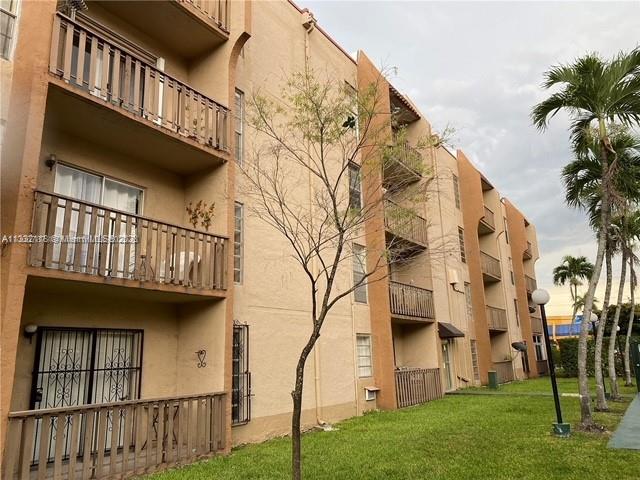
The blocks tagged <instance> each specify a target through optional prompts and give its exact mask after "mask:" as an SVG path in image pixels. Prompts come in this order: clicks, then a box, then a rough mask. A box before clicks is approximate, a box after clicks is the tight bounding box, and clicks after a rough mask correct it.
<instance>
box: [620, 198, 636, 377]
mask: <svg viewBox="0 0 640 480" xmlns="http://www.w3.org/2000/svg"><path fill="white" fill-rule="evenodd" d="M638 240H640V210H634V211H632V212H630V213H629V216H628V218H627V243H626V249H627V255H628V259H629V288H630V289H631V305H630V306H631V308H630V309H629V324H628V325H627V334H626V336H625V342H624V357H623V358H624V375H625V385H627V386H631V385H632V382H631V363H630V361H629V347H630V342H631V331H632V329H633V320H634V317H635V289H636V286H637V284H638V279H637V278H636V275H635V268H634V267H635V265H636V264H637V263H638V257H637V256H636V255H635V253H634V247H635V246H636V242H637V241H638Z"/></svg>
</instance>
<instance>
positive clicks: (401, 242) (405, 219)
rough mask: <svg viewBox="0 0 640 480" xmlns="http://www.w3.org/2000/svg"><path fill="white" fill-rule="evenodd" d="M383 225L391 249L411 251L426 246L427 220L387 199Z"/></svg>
mask: <svg viewBox="0 0 640 480" xmlns="http://www.w3.org/2000/svg"><path fill="white" fill-rule="evenodd" d="M384 226H385V230H386V231H387V241H388V243H390V244H391V245H390V247H391V248H392V249H394V250H399V251H405V252H407V253H413V252H414V251H416V250H423V249H425V248H427V227H428V225H427V221H426V220H425V219H424V218H422V217H421V216H419V215H417V214H416V213H415V212H414V211H413V210H411V209H410V208H405V207H401V206H400V205H398V204H397V203H394V202H392V201H390V200H387V201H386V202H385V206H384Z"/></svg>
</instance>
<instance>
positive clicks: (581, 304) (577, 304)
mask: <svg viewBox="0 0 640 480" xmlns="http://www.w3.org/2000/svg"><path fill="white" fill-rule="evenodd" d="M586 296H587V294H586V293H585V294H584V295H578V298H576V301H575V304H574V305H575V307H576V312H579V311H580V310H584V299H585V297H586ZM598 303H600V300H598V299H597V298H596V297H593V303H592V304H593V310H597V309H598Z"/></svg>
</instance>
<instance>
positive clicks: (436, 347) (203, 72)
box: [0, 0, 544, 478]
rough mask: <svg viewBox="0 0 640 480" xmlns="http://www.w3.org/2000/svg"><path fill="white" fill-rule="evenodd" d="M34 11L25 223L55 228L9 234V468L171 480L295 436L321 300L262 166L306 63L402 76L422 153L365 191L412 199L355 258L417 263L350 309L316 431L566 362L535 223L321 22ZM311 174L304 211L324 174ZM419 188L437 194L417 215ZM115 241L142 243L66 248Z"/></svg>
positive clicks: (20, 167)
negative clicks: (276, 103) (247, 175)
mask: <svg viewBox="0 0 640 480" xmlns="http://www.w3.org/2000/svg"><path fill="white" fill-rule="evenodd" d="M10 4H11V2H10ZM13 13H14V14H16V15H17V11H15V12H13ZM16 18H17V17H16ZM19 19H20V28H19V29H14V30H13V32H14V34H15V33H18V35H17V36H15V35H13V37H12V42H13V43H12V45H11V47H10V48H11V49H12V57H13V64H12V65H13V68H12V73H11V85H10V89H9V91H10V95H9V96H8V98H9V102H8V103H9V106H8V114H7V115H6V116H4V117H3V118H6V119H8V121H7V125H6V127H7V128H6V138H5V141H4V145H3V151H2V156H3V160H2V205H3V209H2V233H3V234H13V235H20V234H23V235H26V234H32V235H33V236H34V237H33V238H31V242H30V243H28V242H27V243H25V242H20V240H21V239H20V238H13V239H10V240H8V241H7V243H3V255H2V278H1V280H2V286H1V288H2V290H1V294H2V309H3V310H2V334H1V339H0V341H1V347H2V349H1V350H2V353H1V355H2V367H1V369H2V371H1V373H2V375H1V376H2V380H1V381H2V385H1V387H2V388H1V390H2V391H1V394H0V401H1V402H0V410H1V412H0V413H1V415H0V416H1V423H0V428H1V429H2V432H1V435H0V438H2V440H1V441H2V445H1V448H2V452H3V454H2V463H3V475H4V476H5V478H30V477H31V476H34V477H39V478H40V477H41V476H42V475H53V476H58V475H59V476H61V477H63V478H67V477H69V476H70V472H75V473H76V476H86V475H93V476H95V477H96V478H101V477H104V476H108V475H112V474H114V473H122V474H124V475H130V474H134V473H142V472H149V471H153V470H154V469H157V468H164V467H166V466H170V465H174V464H177V463H189V462H191V461H194V460H195V459H199V458H204V457H206V456H209V455H213V454H217V453H224V452H228V451H229V449H230V448H231V446H232V445H236V444H241V443H246V442H255V441H261V440H263V439H266V438H269V437H273V436H276V435H282V434H286V433H287V432H288V431H289V429H290V414H291V394H290V392H291V389H292V385H293V380H294V370H295V363H296V361H297V357H298V354H299V351H300V349H301V347H302V345H303V343H304V341H306V338H307V337H308V333H309V330H310V324H309V313H310V311H311V302H310V297H309V294H308V291H307V288H306V283H305V279H304V277H303V276H302V273H301V272H300V271H299V269H298V268H297V267H296V266H295V264H294V262H293V260H292V258H291V255H290V252H289V250H288V245H287V243H286V241H285V240H284V239H283V238H282V237H281V236H280V235H279V234H278V233H277V232H275V231H274V230H273V229H272V228H271V227H269V226H268V225H267V224H266V223H265V222H264V221H262V219H260V218H258V217H257V216H256V215H255V214H252V201H255V200H252V198H251V197H250V196H248V195H246V194H245V193H244V189H243V177H242V173H241V168H242V165H243V162H245V161H246V160H247V158H248V156H249V155H251V154H252V152H253V151H255V150H256V148H258V146H259V145H260V141H261V139H260V136H259V135H256V134H255V132H252V131H251V130H250V129H249V128H248V122H247V119H246V115H247V112H246V110H247V105H248V103H249V102H248V98H249V96H250V95H252V94H253V92H255V91H258V90H259V91H260V92H261V94H263V95H268V96H270V97H272V98H274V99H277V98H278V96H279V93H280V89H281V87H282V84H283V82H284V81H285V80H286V79H287V75H290V74H292V73H294V72H299V71H302V70H303V69H304V68H305V67H311V68H312V69H313V70H314V71H316V72H319V74H327V75H330V76H331V78H334V79H336V80H337V81H339V82H344V83H345V84H347V85H349V86H351V87H353V89H354V91H355V90H358V89H364V88H367V86H368V85H370V84H371V83H372V82H374V81H375V82H377V83H376V85H377V88H378V92H379V95H380V99H381V108H382V112H381V114H380V115H379V116H378V118H377V119H376V121H377V122H379V126H380V128H381V129H383V130H385V133H384V134H385V135H386V136H387V137H388V138H389V141H391V142H402V145H401V147H402V148H399V149H394V152H395V153H394V155H393V156H392V157H391V158H385V159H380V160H381V163H380V164H381V165H384V168H382V169H380V171H375V172H368V174H367V175H364V176H363V178H364V179H366V180H365V182H372V184H373V185H366V184H365V185H359V184H358V183H357V182H352V183H350V187H351V188H352V189H354V191H353V192H351V193H354V194H356V193H357V194H359V195H360V196H361V198H362V201H363V202H375V201H377V200H379V199H377V198H373V196H375V195H380V192H382V191H384V192H387V196H388V197H389V198H388V201H386V202H385V205H384V209H381V210H380V212H379V215H376V216H375V217H373V218H371V219H370V220H369V221H368V222H367V224H366V225H365V232H364V235H363V237H362V239H361V240H359V243H358V244H357V245H356V244H354V245H353V247H352V248H353V249H354V252H358V255H361V256H362V257H363V258H365V259H366V260H365V262H368V263H367V266H368V268H372V266H373V265H372V261H373V260H372V259H373V258H375V256H376V255H375V254H376V252H377V253H380V252H384V251H386V250H389V249H391V250H393V249H395V248H397V247H398V246H401V247H402V251H401V253H399V254H398V256H401V257H402V258H401V260H402V261H399V262H394V263H392V264H389V265H388V267H386V268H384V269H381V271H380V273H379V274H378V276H377V277H376V278H375V280H376V281H374V282H371V283H370V284H368V285H366V287H365V288H359V289H357V290H356V291H354V292H353V294H352V295H350V296H349V297H347V298H345V299H343V300H342V301H340V302H339V303H338V304H337V305H336V307H335V308H334V309H333V310H332V312H331V315H330V317H329V318H328V319H327V321H326V324H325V327H324V328H323V332H322V335H321V337H320V340H319V341H318V344H317V345H316V347H315V348H314V351H313V353H312V355H311V356H310V357H309V360H308V361H307V366H306V381H305V387H304V403H303V424H304V426H305V428H306V427H312V426H315V425H318V424H324V423H332V422H336V421H339V420H341V419H344V418H348V417H351V416H354V415H360V414H362V413H364V412H365V411H367V410H373V409H394V408H401V407H405V406H409V405H414V404H418V403H423V402H426V401H430V400H434V399H437V398H440V397H442V396H443V395H444V393H445V392H446V391H450V390H455V389H458V388H464V387H466V386H471V385H478V384H481V383H482V384H486V383H487V379H488V372H489V371H490V370H497V371H498V376H499V379H500V381H502V382H504V381H510V380H513V379H515V378H524V377H525V376H527V375H529V376H535V375H537V374H538V373H539V372H540V371H541V367H542V366H541V364H540V362H537V361H536V360H542V359H543V358H544V352H543V351H542V350H540V355H538V353H539V352H538V351H539V348H538V343H536V342H537V340H538V337H537V335H538V334H539V332H540V330H539V327H538V326H537V325H538V323H537V322H539V318H538V317H537V316H536V314H535V313H533V314H530V313H529V306H528V295H529V294H530V291H531V289H532V288H534V286H535V271H534V263H535V260H536V259H537V258H538V255H539V254H538V250H537V244H536V236H535V229H534V227H533V225H531V224H530V223H529V222H528V221H527V220H526V219H525V217H524V216H523V215H522V214H521V213H520V212H519V211H518V210H517V209H516V207H514V206H513V205H512V204H511V203H509V202H508V200H504V199H502V198H501V197H500V195H499V194H498V192H497V191H496V190H495V189H494V188H493V186H492V185H491V184H490V182H489V180H487V179H486V178H485V177H484V176H483V175H482V174H481V173H480V172H479V171H478V170H477V169H475V167H474V166H473V165H472V164H471V162H470V161H469V160H468V159H467V158H466V157H465V156H464V154H463V153H462V152H457V153H456V154H453V153H451V152H450V151H449V150H447V149H446V148H444V147H442V146H434V145H429V146H427V147H419V144H420V140H421V139H424V138H432V133H433V132H432V129H431V126H430V124H429V122H428V120H427V119H426V118H425V117H424V115H423V114H422V113H421V112H420V111H419V109H418V108H417V107H416V106H415V105H414V104H413V103H412V101H411V99H409V98H408V97H406V96H405V95H403V94H402V93H401V92H399V91H398V90H397V89H396V88H394V86H393V85H392V84H391V83H390V82H389V81H388V79H385V78H384V76H382V75H381V72H380V71H379V70H378V69H377V67H376V66H375V64H374V63H373V62H372V61H371V60H370V59H369V58H368V57H367V56H366V54H365V53H364V52H362V51H360V52H358V54H357V57H356V58H353V57H352V56H351V55H349V54H347V53H346V52H345V51H344V50H343V49H342V48H341V47H340V46H339V45H338V44H336V42H335V41H334V40H333V39H332V38H331V37H330V36H329V35H328V34H327V33H326V32H325V31H324V30H322V28H321V27H320V26H319V25H318V24H317V23H316V21H315V19H314V18H313V16H312V15H311V14H310V13H309V12H308V11H306V10H301V9H299V8H298V7H297V6H295V5H294V4H293V3H291V2H288V1H280V2H240V1H237V2H226V1H220V0H219V1H196V0H177V1H167V2H154V3H153V7H152V8H150V7H149V4H145V2H137V1H128V2H124V1H123V2H120V1H116V2H113V1H98V0H95V1H89V2H86V4H85V3H84V2H75V1H67V2H55V1H47V2H38V3H36V2H22V4H21V7H20V12H19ZM184 32H189V35H188V36H185V35H184ZM273 45H279V46H282V48H277V49H274V48H273ZM6 85H7V84H6V83H4V80H3V92H2V94H3V99H4V98H5V94H6V91H7V88H6V87H5V86H6ZM3 103H4V102H3ZM390 119H391V120H392V121H389V120H390ZM355 167H357V166H355ZM363 168H364V167H363ZM356 174H357V172H355V173H354V178H357V175H356ZM398 179H401V181H400V182H399V183H397V182H398ZM291 181H292V182H293V183H295V185H296V188H297V189H298V193H297V195H298V196H296V197H295V198H293V199H292V201H294V202H296V203H300V204H304V202H305V201H307V200H306V199H307V197H308V195H309V192H310V191H311V189H312V188H313V184H312V181H311V180H309V179H308V178H302V176H301V175H300V172H298V171H296V170H295V169H292V170H291ZM380 187H381V188H380ZM406 188H415V189H417V190H418V191H424V192H425V195H424V196H423V197H422V198H420V199H419V200H418V201H416V200H415V199H414V200H412V201H411V202H409V201H408V199H407V196H406V195H404V194H403V190H404V189H406ZM194 209H195V210H196V211H198V212H200V213H205V215H203V216H200V217H199V218H195V219H194V215H193V212H194ZM398 209H401V210H402V211H403V212H404V213H405V215H403V221H402V222H398V217H397V216H396V215H394V212H396V211H397V210H398ZM494 212H495V213H494ZM406 213H408V215H406ZM103 235H111V236H115V237H117V238H122V239H123V240H122V242H116V243H104V242H103V243H100V242H98V243H95V242H84V243H74V242H71V241H61V242H53V241H51V242H49V241H46V240H47V239H51V238H60V237H63V238H67V239H68V238H69V237H79V236H90V237H94V236H103ZM129 238H136V239H137V241H136V242H129V241H127V239H129ZM27 240H29V239H27ZM361 265H362V264H361V263H356V262H354V264H353V265H343V266H342V267H341V270H340V272H339V274H338V282H339V284H341V285H351V282H353V281H354V278H357V277H358V275H362V274H363V273H364V272H363V271H361ZM509 279H510V280H509ZM536 319H537V320H536ZM518 342H519V343H523V344H526V356H524V355H522V354H517V350H515V349H514V348H513V346H512V345H513V344H514V343H518ZM534 359H535V360H534Z"/></svg>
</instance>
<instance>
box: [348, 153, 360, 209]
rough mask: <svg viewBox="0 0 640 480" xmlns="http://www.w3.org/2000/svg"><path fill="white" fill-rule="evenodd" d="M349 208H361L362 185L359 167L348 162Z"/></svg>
mask: <svg viewBox="0 0 640 480" xmlns="http://www.w3.org/2000/svg"><path fill="white" fill-rule="evenodd" d="M349 208H352V209H354V210H358V211H360V210H361V209H362V185H361V183H360V167H359V166H358V165H356V164H354V163H351V164H349Z"/></svg>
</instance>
